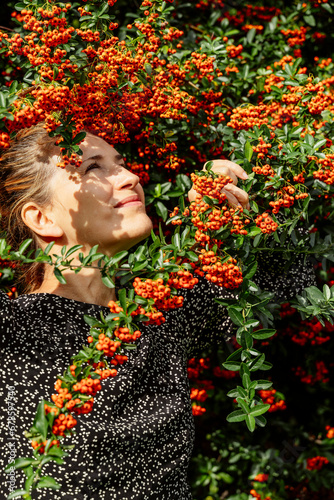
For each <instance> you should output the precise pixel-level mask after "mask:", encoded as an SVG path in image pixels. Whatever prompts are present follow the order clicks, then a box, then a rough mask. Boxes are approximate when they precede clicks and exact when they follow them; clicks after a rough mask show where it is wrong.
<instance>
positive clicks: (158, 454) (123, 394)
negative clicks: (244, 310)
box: [0, 279, 231, 500]
mask: <svg viewBox="0 0 334 500" xmlns="http://www.w3.org/2000/svg"><path fill="white" fill-rule="evenodd" d="M214 289H215V290H216V287H213V286H212V285H210V284H209V283H208V282H207V281H206V280H203V279H201V280H200V281H199V283H198V285H197V286H196V287H195V288H194V289H193V290H182V295H183V296H184V297H185V305H184V307H182V308H180V309H176V310H172V311H167V313H165V316H166V323H164V324H163V325H160V326H146V327H143V328H142V336H141V338H140V339H139V340H138V341H137V349H136V350H134V351H128V352H127V354H128V356H129V360H128V361H127V362H126V363H125V364H124V365H123V366H121V367H119V372H118V375H117V376H116V377H115V378H111V379H106V380H104V381H102V390H101V391H100V392H99V393H98V394H97V396H96V397H95V402H94V407H93V411H92V412H91V413H89V414H86V415H80V416H78V418H77V420H78V424H77V426H76V428H75V429H76V435H75V436H72V437H70V438H67V439H66V443H67V444H74V445H75V448H74V449H73V450H71V451H70V452H69V456H68V457H66V458H65V460H64V463H63V464H61V465H58V464H54V463H53V462H49V463H48V464H46V465H45V466H44V471H43V474H44V475H50V476H52V477H54V478H55V479H56V480H57V481H58V482H59V483H60V484H62V486H63V487H62V489H61V490H50V489H46V488H45V489H41V490H36V491H35V492H34V494H33V499H34V500H35V499H36V500H42V499H43V500H44V499H45V500H51V499H58V498H59V499H66V500H69V499H71V500H81V499H82V500H88V499H95V498H96V499H99V500H104V499H106V500H107V499H108V500H109V499H110V500H121V499H122V500H123V499H124V500H125V499H129V500H130V499H131V500H137V499H152V500H153V499H154V500H158V499H159V500H164V499H166V500H172V499H179V500H180V499H182V500H187V499H191V493H190V489H189V485H188V482H187V468H188V464H189V460H190V456H191V452H192V447H193V440H194V423H193V416H192V411H191V402H190V398H189V393H190V390H189V383H188V378H187V359H188V358H189V356H190V355H191V350H192V348H193V347H200V346H202V345H204V344H205V343H206V344H210V343H212V342H213V341H214V340H215V337H220V336H221V332H225V333H228V332H229V330H230V328H231V324H230V321H229V319H228V317H227V316H226V311H225V310H224V309H223V308H221V307H220V306H218V305H217V304H216V303H214V301H213V300H212V299H213V297H214V296H216V295H217V294H216V293H215V294H214V293H213V290H214ZM218 292H219V293H223V294H226V293H227V292H226V291H225V290H221V289H219V290H218ZM0 297H1V311H0V330H1V335H2V340H3V343H2V362H1V385H0V397H1V398H2V401H6V398H7V394H8V385H9V386H15V395H16V402H15V413H16V421H15V426H16V433H15V434H16V438H17V439H16V441H15V447H16V456H17V457H20V456H21V457H22V456H28V457H29V456H32V447H31V445H30V442H29V440H28V439H26V438H25V437H24V435H23V432H24V431H25V430H29V429H30V427H31V425H32V423H33V418H34V415H35V411H36V407H37V404H38V403H39V401H41V400H42V399H43V398H44V399H46V400H50V397H51V394H54V393H55V390H54V383H55V381H56V378H57V375H58V374H62V373H63V371H64V369H65V368H66V367H67V366H68V365H69V364H70V358H71V356H73V355H75V354H76V353H77V352H78V351H79V350H80V349H81V347H82V345H83V344H85V345H86V344H87V341H86V340H87V336H88V333H89V326H88V325H87V324H86V323H85V322H84V320H83V315H84V314H89V315H91V316H96V317H99V313H100V311H102V312H103V313H105V314H107V313H108V312H109V309H108V308H107V307H103V306H98V305H94V304H86V303H83V302H78V301H74V300H71V299H67V298H64V297H60V296H57V295H53V294H45V293H43V294H31V295H21V296H20V297H18V298H17V299H16V300H10V299H9V298H8V297H7V296H6V295H5V294H3V293H2V294H1V295H0ZM214 317H215V319H216V322H217V328H216V329H214V328H212V325H211V322H212V319H213V318H214ZM209 324H210V327H209V328H208V327H207V326H206V325H209ZM6 409H7V407H6V404H5V406H2V410H1V412H2V416H1V421H2V422H3V424H2V433H3V434H4V435H3V439H4V443H3V446H2V449H3V450H4V453H3V454H2V457H1V459H0V464H1V473H3V468H4V467H5V466H6V465H7V464H8V463H9V461H10V460H9V448H8V446H6V444H7V443H8V428H7V426H6V425H4V423H5V422H6V418H7V417H6ZM6 432H7V435H6ZM5 477H6V476H5ZM5 481H6V479H5V478H3V479H2V480H1V486H0V491H1V493H2V495H1V498H5V497H6V495H7V494H8V493H9V490H8V486H6V482H5ZM23 485H24V475H23V474H22V472H18V473H17V475H16V484H15V487H16V488H19V487H23Z"/></svg>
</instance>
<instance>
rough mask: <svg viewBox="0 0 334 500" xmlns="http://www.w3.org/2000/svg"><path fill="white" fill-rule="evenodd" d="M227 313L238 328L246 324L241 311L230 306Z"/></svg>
mask: <svg viewBox="0 0 334 500" xmlns="http://www.w3.org/2000/svg"><path fill="white" fill-rule="evenodd" d="M227 312H228V315H229V317H230V318H231V320H232V321H233V323H234V324H235V325H237V326H242V325H243V323H244V318H243V316H242V314H241V312H240V311H238V310H237V309H236V308H235V307H233V306H230V307H228V308H227Z"/></svg>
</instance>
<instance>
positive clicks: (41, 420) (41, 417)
mask: <svg viewBox="0 0 334 500" xmlns="http://www.w3.org/2000/svg"><path fill="white" fill-rule="evenodd" d="M44 404H45V401H44V400H42V401H41V402H40V403H39V405H38V406H37V412H36V416H35V420H34V422H33V424H32V425H33V427H35V428H36V429H37V431H38V432H39V433H40V434H41V436H42V438H43V440H44V441H45V440H46V437H47V432H48V421H47V419H46V415H45V410H44Z"/></svg>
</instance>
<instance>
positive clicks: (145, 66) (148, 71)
mask: <svg viewBox="0 0 334 500" xmlns="http://www.w3.org/2000/svg"><path fill="white" fill-rule="evenodd" d="M144 68H145V71H146V73H147V74H148V75H151V74H152V66H151V64H149V63H145V64H144Z"/></svg>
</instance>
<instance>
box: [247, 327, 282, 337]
mask: <svg viewBox="0 0 334 500" xmlns="http://www.w3.org/2000/svg"><path fill="white" fill-rule="evenodd" d="M275 333H276V330H272V329H265V328H264V329H263V330H257V331H256V332H252V337H253V338H254V339H260V340H263V339H269V338H270V337H272V336H273V335H275Z"/></svg>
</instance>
